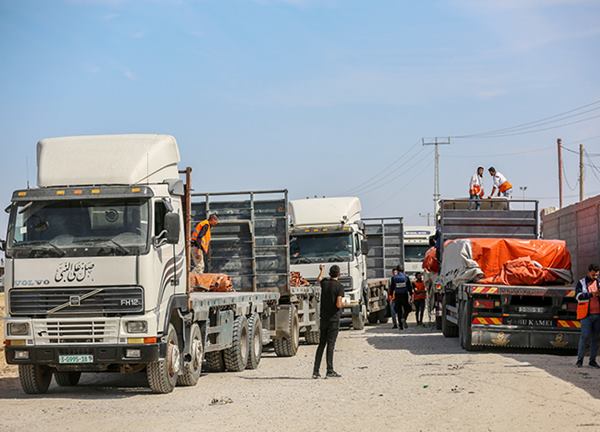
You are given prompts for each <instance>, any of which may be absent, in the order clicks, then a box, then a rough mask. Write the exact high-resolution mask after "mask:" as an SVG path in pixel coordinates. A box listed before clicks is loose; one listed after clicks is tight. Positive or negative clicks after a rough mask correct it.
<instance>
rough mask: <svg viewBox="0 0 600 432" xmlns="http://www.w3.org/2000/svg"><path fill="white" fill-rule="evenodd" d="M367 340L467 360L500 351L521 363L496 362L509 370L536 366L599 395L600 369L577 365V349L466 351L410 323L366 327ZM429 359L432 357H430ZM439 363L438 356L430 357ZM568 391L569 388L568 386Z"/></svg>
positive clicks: (443, 365)
mask: <svg viewBox="0 0 600 432" xmlns="http://www.w3.org/2000/svg"><path fill="white" fill-rule="evenodd" d="M365 333H366V335H367V342H368V343H369V345H371V346H373V347H374V348H375V349H378V350H405V351H408V352H410V353H411V354H413V355H416V356H444V355H458V356H460V357H459V359H460V358H462V357H464V359H465V362H469V363H475V364H476V363H478V362H484V361H485V362H487V361H488V359H485V360H484V357H483V356H484V355H489V354H497V355H500V356H502V357H505V358H509V359H512V360H515V361H517V362H519V364H506V365H499V366H498V365H495V366H494V367H502V368H504V369H506V370H511V369H513V370H515V373H517V371H518V370H519V369H520V368H531V367H534V368H537V369H540V370H542V371H545V372H546V373H548V374H549V375H552V376H554V377H556V378H559V379H561V380H563V381H565V382H568V383H570V384H572V385H574V386H576V387H578V388H580V389H582V390H584V391H585V392H587V393H589V394H590V395H591V396H593V397H594V398H597V399H598V398H600V370H598V369H592V368H590V367H588V366H587V363H586V366H584V367H583V368H576V367H575V358H576V356H575V352H574V351H563V352H559V351H548V350H534V351H532V350H527V351H525V350H512V351H508V350H505V349H494V348H490V349H487V348H486V349H484V350H482V351H477V352H467V351H465V350H463V349H462V348H461V347H460V344H459V341H458V338H446V337H444V336H443V335H442V334H441V332H440V331H438V330H435V328H433V327H416V326H415V324H409V329H408V330H403V331H402V332H400V331H398V330H397V329H392V328H391V325H380V326H377V327H369V328H367V329H365ZM428 360H429V359H428ZM431 360H432V361H436V362H438V359H431ZM440 367H441V368H444V369H443V370H440V373H445V372H446V369H445V368H446V367H448V365H447V364H446V363H444V362H440ZM565 391H568V390H567V389H565Z"/></svg>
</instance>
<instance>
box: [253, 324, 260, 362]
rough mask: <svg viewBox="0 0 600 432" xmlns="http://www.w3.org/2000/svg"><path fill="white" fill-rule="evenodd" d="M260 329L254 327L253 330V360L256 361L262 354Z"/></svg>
mask: <svg viewBox="0 0 600 432" xmlns="http://www.w3.org/2000/svg"><path fill="white" fill-rule="evenodd" d="M260 332H261V329H260V327H255V330H254V341H253V343H252V345H253V348H254V358H255V359H257V358H259V357H260V354H261V352H262V337H261V334H260Z"/></svg>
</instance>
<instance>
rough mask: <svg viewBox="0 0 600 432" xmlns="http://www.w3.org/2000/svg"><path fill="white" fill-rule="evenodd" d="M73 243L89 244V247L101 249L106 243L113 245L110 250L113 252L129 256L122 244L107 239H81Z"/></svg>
mask: <svg viewBox="0 0 600 432" xmlns="http://www.w3.org/2000/svg"><path fill="white" fill-rule="evenodd" d="M74 243H80V244H81V243H83V244H90V245H98V247H102V246H101V245H102V244H104V245H106V243H109V244H111V245H113V246H114V247H113V248H112V249H113V250H115V251H116V250H118V251H119V252H121V253H122V254H123V255H129V250H128V249H127V248H126V247H125V246H123V245H122V244H120V243H118V242H116V241H114V240H113V239H107V238H86V239H82V240H77V241H75V242H74Z"/></svg>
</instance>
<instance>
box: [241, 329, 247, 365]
mask: <svg viewBox="0 0 600 432" xmlns="http://www.w3.org/2000/svg"><path fill="white" fill-rule="evenodd" d="M240 336H241V340H240V348H241V350H242V353H241V354H242V363H244V364H245V363H246V361H247V360H248V330H247V329H246V327H243V328H242V333H241V335H240Z"/></svg>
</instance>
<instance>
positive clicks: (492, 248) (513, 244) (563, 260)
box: [469, 238, 571, 285]
mask: <svg viewBox="0 0 600 432" xmlns="http://www.w3.org/2000/svg"><path fill="white" fill-rule="evenodd" d="M469 241H470V243H471V252H472V258H473V260H475V261H476V262H477V264H478V265H479V268H480V269H481V271H483V274H484V276H483V279H480V280H479V281H478V282H479V283H489V284H498V285H544V284H552V283H559V282H561V281H563V282H564V280H565V275H566V274H568V275H569V276H570V270H571V255H570V254H569V251H568V249H567V245H566V243H565V242H564V241H562V240H515V239H490V238H473V239H469Z"/></svg>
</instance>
